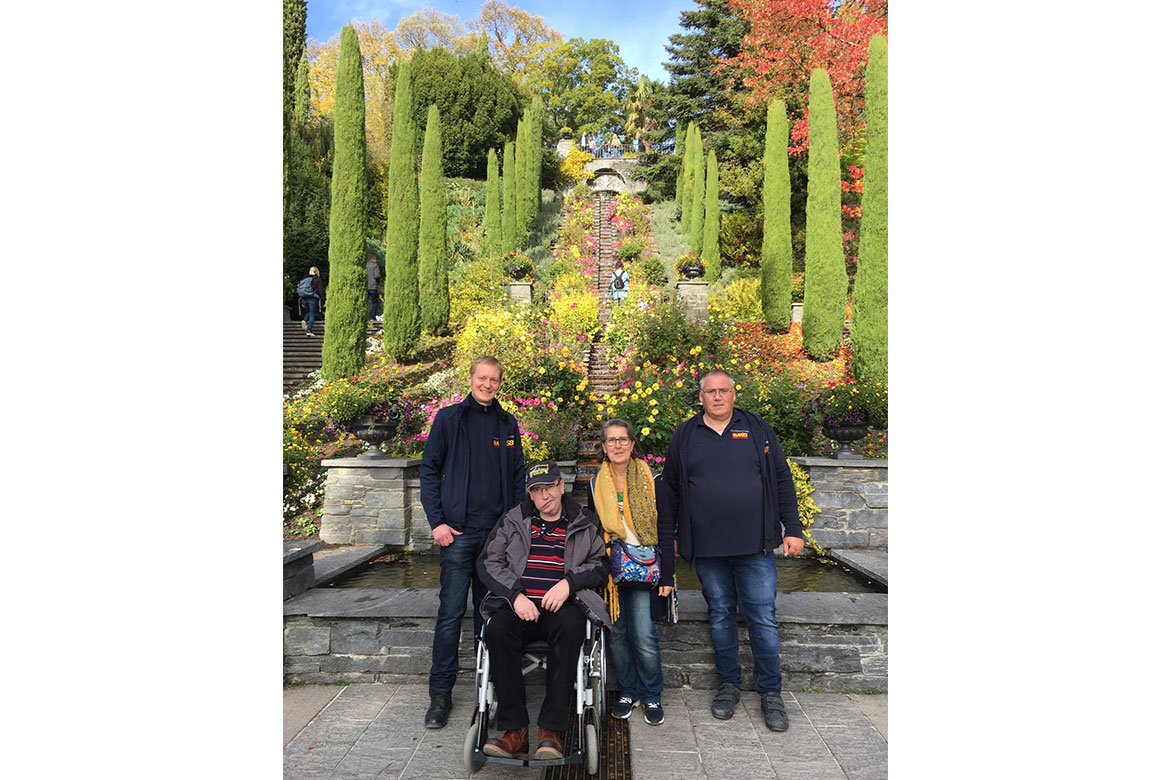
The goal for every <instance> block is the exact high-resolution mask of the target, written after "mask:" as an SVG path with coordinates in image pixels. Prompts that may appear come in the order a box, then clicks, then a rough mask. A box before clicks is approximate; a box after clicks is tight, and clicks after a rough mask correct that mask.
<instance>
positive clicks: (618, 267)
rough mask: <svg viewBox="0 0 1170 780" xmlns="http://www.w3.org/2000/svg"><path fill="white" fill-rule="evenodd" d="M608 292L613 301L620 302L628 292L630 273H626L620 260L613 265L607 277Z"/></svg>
mask: <svg viewBox="0 0 1170 780" xmlns="http://www.w3.org/2000/svg"><path fill="white" fill-rule="evenodd" d="M609 292H610V295H611V296H612V297H613V301H614V303H621V302H622V301H623V300H625V298H626V296H627V295H629V294H630V275H629V274H628V273H626V266H625V264H624V263H623V262H622V261H621V260H618V261H617V262H616V263H614V265H613V273H612V274H610V277H609Z"/></svg>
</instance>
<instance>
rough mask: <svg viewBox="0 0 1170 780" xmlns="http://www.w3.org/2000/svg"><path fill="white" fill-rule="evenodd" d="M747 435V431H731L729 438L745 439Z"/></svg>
mask: <svg viewBox="0 0 1170 780" xmlns="http://www.w3.org/2000/svg"><path fill="white" fill-rule="evenodd" d="M747 437H748V432H747V431H732V432H731V438H733V439H746V438H747Z"/></svg>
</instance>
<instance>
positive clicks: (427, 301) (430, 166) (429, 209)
mask: <svg viewBox="0 0 1170 780" xmlns="http://www.w3.org/2000/svg"><path fill="white" fill-rule="evenodd" d="M421 178H422V181H421V192H420V193H419V204H418V205H419V217H420V218H419V229H418V284H419V308H420V309H421V310H422V329H423V330H425V331H426V332H427V333H442V332H443V331H444V330H445V329H446V328H447V317H448V315H449V314H450V312H451V302H450V299H449V297H448V295H447V190H446V187H445V186H444V182H443V124H442V121H441V120H440V118H439V107H438V106H436V105H435V104H434V103H431V107H430V108H429V109H428V110H427V132H426V136H425V137H424V139H423V153H422V177H421Z"/></svg>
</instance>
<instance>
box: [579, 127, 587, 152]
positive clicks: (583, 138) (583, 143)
mask: <svg viewBox="0 0 1170 780" xmlns="http://www.w3.org/2000/svg"><path fill="white" fill-rule="evenodd" d="M588 148H589V133H586V132H585V131H584V130H582V131H581V151H585V150H586V149H588Z"/></svg>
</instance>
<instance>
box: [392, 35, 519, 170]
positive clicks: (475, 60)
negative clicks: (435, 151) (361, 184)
mask: <svg viewBox="0 0 1170 780" xmlns="http://www.w3.org/2000/svg"><path fill="white" fill-rule="evenodd" d="M411 74H412V78H413V80H414V100H415V109H414V112H413V114H414V123H415V130H416V133H417V135H416V139H422V137H423V131H424V129H425V128H426V121H427V107H428V106H430V105H431V104H432V103H433V104H435V105H436V106H438V107H439V115H440V116H442V117H443V173H444V175H445V176H449V177H466V178H475V177H476V176H480V175H482V170H483V161H484V158H485V157H486V156H487V151H488V149H499V148H501V147H502V146H503V144H504V141H505V140H507V138H508V137H510V136H511V134H512V133H513V131H514V128H515V127H516V122H517V121H518V120H519V119H520V116H521V114H522V111H523V101H524V96H523V93H522V92H521V89H520V86H519V85H518V84H516V82H515V81H513V80H512V79H510V78H508V77H507V76H506V75H504V74H503V73H501V72H500V70H499V69H498V68H496V67H495V66H494V65H492V64H491V61H490V60H489V59H488V56H487V54H486V52H485V51H483V50H481V49H478V48H477V49H476V50H475V51H472V52H470V53H468V54H465V55H463V56H459V57H456V56H455V55H454V54H452V53H451V52H450V51H448V50H447V49H443V48H436V49H428V50H425V51H420V52H418V53H417V54H415V55H414V57H412V58H411Z"/></svg>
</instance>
